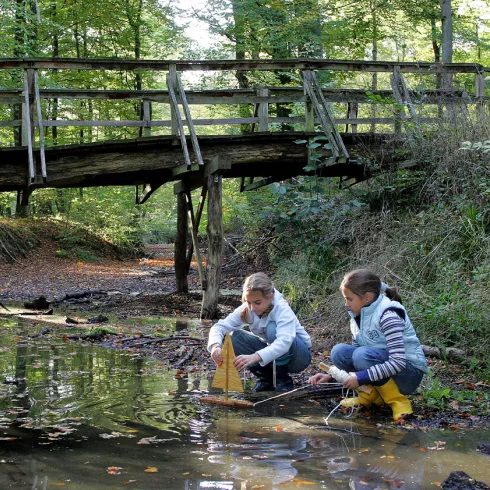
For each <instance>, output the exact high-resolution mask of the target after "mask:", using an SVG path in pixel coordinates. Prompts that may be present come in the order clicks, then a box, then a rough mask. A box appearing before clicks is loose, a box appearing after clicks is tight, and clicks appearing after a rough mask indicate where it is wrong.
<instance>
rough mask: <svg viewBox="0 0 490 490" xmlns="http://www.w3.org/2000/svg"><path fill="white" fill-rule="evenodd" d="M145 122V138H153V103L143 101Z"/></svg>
mask: <svg viewBox="0 0 490 490" xmlns="http://www.w3.org/2000/svg"><path fill="white" fill-rule="evenodd" d="M143 121H144V122H145V126H144V128H143V136H144V137H147V136H151V126H150V122H151V102H150V101H149V100H143Z"/></svg>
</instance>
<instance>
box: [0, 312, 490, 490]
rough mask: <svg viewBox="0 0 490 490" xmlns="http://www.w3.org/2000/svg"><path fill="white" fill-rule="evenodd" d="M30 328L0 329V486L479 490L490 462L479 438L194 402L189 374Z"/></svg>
mask: <svg viewBox="0 0 490 490" xmlns="http://www.w3.org/2000/svg"><path fill="white" fill-rule="evenodd" d="M145 323H146V322H142V324H145ZM148 325H154V323H151V322H148ZM140 327H141V325H140V326H139V327H138V328H140ZM174 328H175V325H174ZM177 328H183V327H182V325H180V327H179V326H177ZM38 331H39V326H30V327H29V326H27V325H25V324H22V322H20V323H19V320H18V319H14V318H11V319H6V320H5V321H3V323H2V324H1V325H0V379H1V380H4V379H6V380H8V381H13V380H16V379H17V380H19V382H18V384H0V488H1V489H19V490H22V489H34V490H37V489H39V490H40V489H52V488H66V489H82V488H83V489H91V490H102V489H104V490H105V489H114V488H130V489H139V490H143V489H144V490H152V489H159V490H162V489H164V490H173V489H204V488H220V489H240V490H244V489H249V490H250V489H262V488H263V489H276V488H277V489H296V488H319V489H358V488H359V489H361V488H362V489H394V488H402V489H426V488H437V486H438V485H439V484H440V482H442V481H443V480H444V479H445V478H446V477H447V476H448V475H449V473H450V472H451V471H454V470H463V471H465V472H466V473H468V474H470V475H471V476H472V477H473V478H475V479H477V480H481V481H485V482H486V483H487V484H488V483H490V479H489V476H488V475H489V474H490V471H489V470H490V456H488V455H484V454H481V453H478V452H477V451H476V447H477V446H478V444H479V443H481V442H488V441H490V431H489V430H485V431H483V430H480V431H465V430H461V429H460V430H457V431H452V430H433V431H428V432H422V431H414V432H408V431H406V430H399V429H395V428H391V427H388V428H387V427H377V426H376V425H373V424H369V423H367V422H366V421H364V420H362V419H356V418H355V417H353V418H350V419H346V418H335V417H334V416H332V417H330V419H329V427H327V426H326V425H325V422H324V417H325V416H326V415H328V414H327V413H325V412H324V411H323V410H322V409H321V407H319V406H318V405H317V404H316V403H314V402H308V401H304V402H295V403H287V402H285V400H284V399H280V400H279V401H278V400H274V401H273V402H272V401H271V402H267V403H262V404H260V405H257V407H255V408H254V409H231V408H226V407H221V406H214V405H208V404H201V403H200V402H199V396H200V394H201V392H202V390H208V389H209V383H210V381H209V380H207V379H200V378H199V376H198V373H190V374H189V377H183V378H182V377H179V376H176V372H175V371H173V370H169V369H168V367H166V366H165V365H164V364H163V363H162V362H161V361H159V360H158V359H151V358H142V357H141V356H140V355H139V354H137V353H131V352H125V351H115V350H110V349H105V348H101V347H99V346H96V345H91V344H88V343H81V342H63V340H62V336H61V335H59V336H57V337H56V338H55V339H53V338H51V339H44V338H33V339H29V338H28V335H29V334H33V333H37V332H38Z"/></svg>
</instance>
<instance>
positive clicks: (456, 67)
mask: <svg viewBox="0 0 490 490" xmlns="http://www.w3.org/2000/svg"><path fill="white" fill-rule="evenodd" d="M171 65H175V66H176V69H177V71H216V70H219V71H222V70H230V71H237V70H239V71H242V70H267V71H270V70H332V71H363V72H386V73H392V72H393V70H394V67H395V66H397V67H399V69H400V72H402V73H453V74H454V73H482V72H483V71H488V70H489V69H488V68H485V67H484V66H483V65H481V64H479V63H444V64H443V63H432V62H425V61H420V62H395V61H360V60H335V59H333V60H332V59H313V58H311V59H310V58H298V59H292V60H212V61H210V60H191V61H188V60H128V59H125V60H123V59H114V58H85V59H79V58H2V59H0V69H13V68H34V69H36V68H38V69H43V70H46V69H53V70H55V69H57V70H68V69H73V70H153V71H168V70H169V69H170V66H171Z"/></svg>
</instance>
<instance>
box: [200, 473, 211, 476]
mask: <svg viewBox="0 0 490 490" xmlns="http://www.w3.org/2000/svg"><path fill="white" fill-rule="evenodd" d="M201 476H206V477H209V476H211V474H210V473H203V474H202V475H201Z"/></svg>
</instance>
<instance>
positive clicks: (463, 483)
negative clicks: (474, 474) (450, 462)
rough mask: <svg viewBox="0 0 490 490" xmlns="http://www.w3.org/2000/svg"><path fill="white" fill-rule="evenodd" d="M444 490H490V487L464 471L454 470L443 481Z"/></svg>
mask: <svg viewBox="0 0 490 490" xmlns="http://www.w3.org/2000/svg"><path fill="white" fill-rule="evenodd" d="M441 488H443V489H444V490H490V487H489V486H488V485H487V484H486V483H483V482H482V481H476V480H473V478H471V476H470V475H468V474H466V473H465V472H464V471H452V472H451V474H450V475H449V476H448V477H447V478H446V479H445V480H444V481H443V482H442V485H441Z"/></svg>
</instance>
